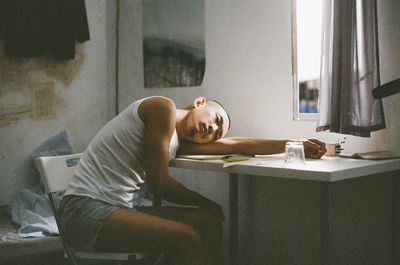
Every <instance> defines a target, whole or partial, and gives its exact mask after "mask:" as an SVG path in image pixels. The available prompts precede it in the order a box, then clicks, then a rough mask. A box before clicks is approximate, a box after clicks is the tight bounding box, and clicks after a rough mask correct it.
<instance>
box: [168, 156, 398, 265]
mask: <svg viewBox="0 0 400 265" xmlns="http://www.w3.org/2000/svg"><path fill="white" fill-rule="evenodd" d="M224 164H225V162H223V161H221V160H201V161H200V160H191V159H184V158H177V159H174V160H172V161H171V163H170V167H174V168H183V169H193V170H204V171H216V172H226V173H228V174H229V198H230V202H229V207H230V210H229V212H230V216H229V224H230V225H229V227H230V232H229V234H230V235H229V236H230V240H229V242H230V246H229V255H230V265H237V264H238V194H237V192H238V174H241V175H246V176H265V177H276V178H291V179H301V180H311V181H318V182H320V183H321V255H320V256H321V264H322V265H334V264H333V259H332V253H331V252H332V251H331V246H330V245H331V233H332V226H331V223H330V220H331V217H332V212H331V209H332V207H331V198H332V194H331V193H332V189H331V187H332V185H331V184H332V183H335V182H338V181H345V180H350V179H354V178H359V177H363V176H368V175H374V174H380V173H386V172H392V171H397V170H400V159H390V160H359V159H347V158H339V157H326V156H325V157H323V158H322V159H320V160H307V161H306V164H305V165H285V164H284V162H283V156H282V155H273V156H267V157H263V158H251V159H250V160H246V161H241V162H238V163H237V164H231V165H229V166H228V167H224ZM225 166H226V164H225Z"/></svg>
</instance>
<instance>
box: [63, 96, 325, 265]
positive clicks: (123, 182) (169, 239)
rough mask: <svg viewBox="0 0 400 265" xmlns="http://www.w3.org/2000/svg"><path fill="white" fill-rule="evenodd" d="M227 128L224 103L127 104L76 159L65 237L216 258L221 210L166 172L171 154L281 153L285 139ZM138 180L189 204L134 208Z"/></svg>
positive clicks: (93, 245) (102, 247)
mask: <svg viewBox="0 0 400 265" xmlns="http://www.w3.org/2000/svg"><path fill="white" fill-rule="evenodd" d="M229 126H230V118H229V116H228V114H227V112H226V111H225V110H224V108H223V107H222V106H221V105H220V104H219V103H218V102H216V101H207V100H206V99H205V98H204V97H199V98H196V99H195V101H194V102H193V104H192V105H190V106H187V107H186V108H183V109H177V108H176V107H175V104H174V102H173V101H172V100H170V99H168V98H164V97H150V98H146V99H142V100H138V101H136V102H134V103H132V104H131V105H130V106H129V107H128V108H127V109H125V110H124V111H123V112H122V113H120V114H119V115H118V116H117V117H115V118H114V119H113V120H111V121H110V122H109V123H107V124H106V125H105V126H104V127H103V129H101V130H100V132H99V133H98V134H97V135H96V137H95V138H94V139H93V140H92V142H91V143H90V145H89V146H88V148H87V150H86V151H85V153H84V155H83V157H82V158H81V160H80V162H79V165H78V168H77V170H76V172H75V176H74V179H73V181H72V182H71V183H70V185H69V188H68V189H67V191H66V195H65V197H64V199H63V201H62V205H61V210H60V212H61V219H62V225H63V230H64V231H66V233H65V234H66V235H67V236H68V237H67V240H68V241H69V242H70V244H71V245H72V246H73V247H74V248H76V249H81V250H86V251H106V252H113V251H117V252H121V251H127V252H144V253H146V252H150V253H157V252H159V253H166V254H169V255H170V256H173V257H174V258H175V259H176V262H177V264H182V265H189V264H190V265H206V264H220V263H221V262H220V260H221V240H222V222H223V220H224V216H223V213H222V209H221V207H220V206H219V205H218V204H216V203H215V202H213V201H211V200H209V199H207V198H205V197H204V196H202V195H200V194H198V193H196V192H194V191H192V190H189V189H187V188H186V187H184V186H183V185H182V184H180V183H179V182H178V181H176V180H175V179H174V178H172V177H171V176H169V174H168V164H169V160H170V159H172V158H173V157H174V156H175V154H176V153H177V152H178V153H179V154H226V153H246V154H249V155H254V154H274V153H282V152H284V148H285V143H286V142H287V141H285V140H267V139H257V138H248V137H232V138H223V137H224V136H225V135H226V133H227V131H228V129H229ZM303 143H304V147H305V153H306V156H307V157H311V158H320V157H321V156H322V155H323V154H324V153H325V151H326V149H325V146H324V144H323V143H322V142H320V141H318V140H305V141H303ZM144 183H146V185H147V188H148V189H149V191H150V192H152V193H153V194H155V195H157V196H160V197H162V198H163V199H164V200H166V201H169V202H172V203H177V204H181V205H188V206H195V207H165V206H163V207H137V206H139V205H138V204H139V203H138V202H139V200H140V197H141V196H142V195H141V193H140V187H141V186H142V185H143V184H144ZM132 205H134V207H133V208H132Z"/></svg>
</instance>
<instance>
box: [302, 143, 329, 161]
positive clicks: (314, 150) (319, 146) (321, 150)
mask: <svg viewBox="0 0 400 265" xmlns="http://www.w3.org/2000/svg"><path fill="white" fill-rule="evenodd" d="M304 149H305V150H304V151H305V155H306V157H308V158H312V159H319V158H321V157H322V156H323V155H324V154H325V153H326V147H325V143H324V142H321V141H319V140H317V139H308V140H307V141H305V142H304Z"/></svg>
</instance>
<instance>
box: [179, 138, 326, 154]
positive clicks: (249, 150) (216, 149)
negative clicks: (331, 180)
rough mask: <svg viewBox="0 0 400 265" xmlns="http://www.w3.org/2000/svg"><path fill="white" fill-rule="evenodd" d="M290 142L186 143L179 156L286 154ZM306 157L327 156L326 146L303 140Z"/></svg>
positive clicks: (221, 141)
mask: <svg viewBox="0 0 400 265" xmlns="http://www.w3.org/2000/svg"><path fill="white" fill-rule="evenodd" d="M288 141H289V140H272V139H262V138H253V137H229V138H222V139H219V140H217V141H215V142H211V143H208V144H196V143H189V142H185V143H182V144H181V147H180V149H179V154H199V155H200V154H232V153H241V154H247V155H270V154H279V153H283V152H285V144H286V143H287V142H288ZM302 142H303V144H304V151H305V155H306V157H309V158H320V157H321V156H322V155H324V154H325V152H326V149H325V144H324V143H323V142H321V141H319V140H316V139H309V140H302Z"/></svg>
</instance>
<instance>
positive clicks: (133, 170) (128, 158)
mask: <svg viewBox="0 0 400 265" xmlns="http://www.w3.org/2000/svg"><path fill="white" fill-rule="evenodd" d="M146 99H147V98H145V99H141V100H138V101H135V102H134V103H132V104H131V105H129V106H128V107H127V108H126V109H125V110H124V111H123V112H121V113H120V114H119V115H118V116H116V117H115V118H114V119H112V120H111V121H109V122H108V123H107V124H106V125H105V126H104V127H103V128H102V129H101V130H100V131H99V132H98V133H97V135H96V136H95V137H94V139H93V140H92V141H91V142H90V144H89V146H88V148H87V149H86V151H85V152H84V153H83V156H82V158H81V159H80V161H79V164H78V166H77V168H76V170H75V174H74V177H73V179H72V181H71V182H70V184H69V186H68V188H67V190H66V193H65V195H69V194H73V195H81V196H87V197H90V198H94V199H98V200H102V201H105V202H108V203H111V204H114V205H118V206H122V207H128V208H130V207H132V204H135V203H134V202H132V199H133V198H134V194H135V193H137V192H138V191H139V190H140V187H139V186H140V184H143V183H144V182H145V179H146V173H145V171H144V169H143V165H144V154H143V140H144V139H143V138H144V129H145V125H144V123H143V121H142V120H141V119H140V117H139V114H138V107H139V105H140V103H142V102H143V101H144V100H146ZM178 147H179V141H178V136H177V134H176V130H175V131H174V133H173V135H172V138H171V141H170V146H169V160H171V159H173V158H174V157H175V155H176V151H177V149H178ZM136 197H137V196H135V198H136Z"/></svg>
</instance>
